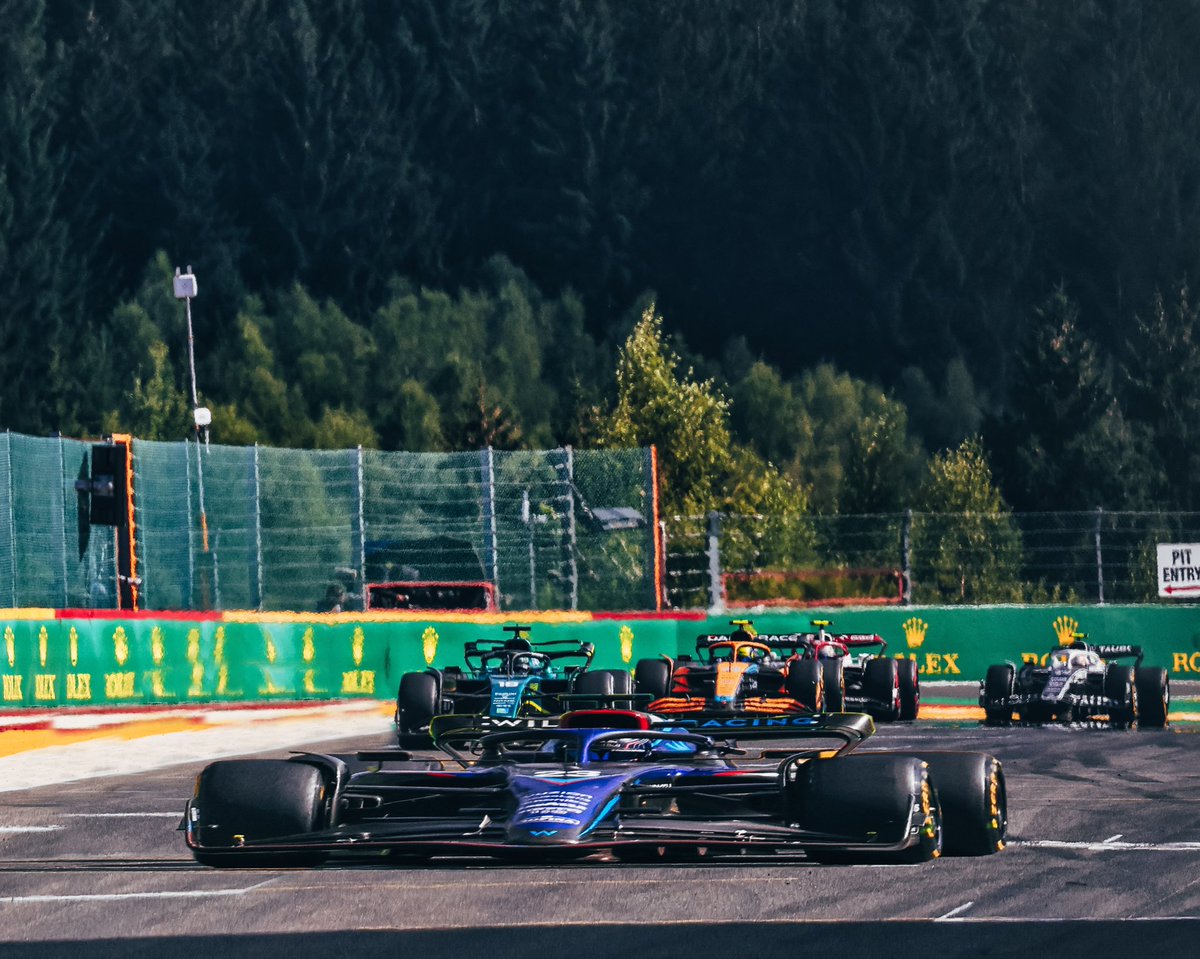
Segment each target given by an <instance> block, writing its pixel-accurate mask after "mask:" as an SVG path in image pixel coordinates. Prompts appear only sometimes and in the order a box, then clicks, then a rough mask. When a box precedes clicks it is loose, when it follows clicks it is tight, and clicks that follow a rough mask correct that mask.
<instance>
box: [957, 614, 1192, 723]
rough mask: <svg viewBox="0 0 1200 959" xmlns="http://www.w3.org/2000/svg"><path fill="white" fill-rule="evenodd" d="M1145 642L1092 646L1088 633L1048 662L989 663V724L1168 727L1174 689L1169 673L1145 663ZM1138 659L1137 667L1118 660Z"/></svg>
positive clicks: (983, 690)
mask: <svg viewBox="0 0 1200 959" xmlns="http://www.w3.org/2000/svg"><path fill="white" fill-rule="evenodd" d="M1143 656H1144V654H1143V653H1142V648H1141V647H1140V646H1126V645H1120V646H1114V645H1102V644H1089V643H1087V642H1084V640H1083V636H1082V634H1076V636H1075V639H1074V641H1073V642H1071V643H1070V644H1069V645H1067V646H1057V647H1055V648H1053V649H1052V650H1051V651H1050V653H1049V654H1048V655H1047V656H1046V657H1045V659H1044V663H1045V665H1042V664H1040V663H1024V664H1022V665H1021V667H1020V668H1019V669H1018V668H1017V666H1016V665H1015V664H1014V663H998V664H996V665H993V666H989V667H988V670H987V674H986V676H985V678H984V680H983V682H982V683H980V685H979V705H980V706H982V707H983V710H984V717H985V718H984V722H985V723H986V724H987V725H989V726H1007V725H1009V724H1010V723H1011V722H1012V720H1013V715H1014V714H1015V715H1016V717H1017V719H1018V720H1019V721H1020V722H1022V723H1049V722H1054V721H1058V722H1063V723H1069V722H1073V721H1076V720H1081V721H1091V722H1095V721H1099V720H1104V721H1106V722H1107V723H1108V725H1109V726H1112V727H1113V728H1116V729H1129V728H1132V727H1133V726H1139V725H1140V726H1143V727H1147V728H1151V727H1152V728H1157V729H1161V728H1162V727H1164V726H1166V725H1167V710H1168V708H1169V707H1170V702H1171V691H1170V685H1169V682H1168V679H1167V671H1166V670H1165V669H1163V668H1162V667H1160V666H1143V665H1142V659H1143ZM1127 658H1134V659H1135V663H1134V665H1132V666H1130V665H1127V664H1123V663H1119V662H1115V660H1119V659H1127Z"/></svg>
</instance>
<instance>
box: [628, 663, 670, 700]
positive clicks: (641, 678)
mask: <svg viewBox="0 0 1200 959" xmlns="http://www.w3.org/2000/svg"><path fill="white" fill-rule="evenodd" d="M670 684H671V664H670V663H668V662H667V661H666V660H665V659H639V660H638V663H637V666H635V667H634V670H633V691H634V692H635V693H644V694H647V695H649V696H651V697H653V699H651V702H653V701H654V700H655V699H662V698H663V697H664V696H666V695H667V692H668V690H669V687H670Z"/></svg>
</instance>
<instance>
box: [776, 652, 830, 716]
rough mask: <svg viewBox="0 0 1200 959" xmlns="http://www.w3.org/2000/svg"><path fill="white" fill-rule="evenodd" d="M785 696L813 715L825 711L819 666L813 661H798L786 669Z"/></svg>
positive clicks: (822, 681) (823, 686) (823, 689)
mask: <svg viewBox="0 0 1200 959" xmlns="http://www.w3.org/2000/svg"><path fill="white" fill-rule="evenodd" d="M784 683H785V687H786V689H787V694H788V695H789V696H791V697H792V699H794V700H796V701H797V702H798V703H800V704H801V705H803V706H804V708H805V709H808V710H811V711H812V712H814V713H819V712H822V711H823V710H824V709H825V682H824V680H823V678H822V675H821V664H820V663H818V662H817V661H816V660H815V659H800V660H797V661H796V662H794V663H792V664H791V665H790V666H789V667H788V671H787V678H786V679H785V680H784Z"/></svg>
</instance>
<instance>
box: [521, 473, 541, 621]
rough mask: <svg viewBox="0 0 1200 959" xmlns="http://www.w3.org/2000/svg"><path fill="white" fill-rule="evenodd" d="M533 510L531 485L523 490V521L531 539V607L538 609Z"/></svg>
mask: <svg viewBox="0 0 1200 959" xmlns="http://www.w3.org/2000/svg"><path fill="white" fill-rule="evenodd" d="M533 519H534V517H533V510H532V508H531V507H530V504H529V487H528V486H526V487H525V488H524V489H523V490H521V522H522V523H524V524H525V532H526V534H527V537H528V540H529V608H530V609H537V559H536V557H535V554H534V546H533Z"/></svg>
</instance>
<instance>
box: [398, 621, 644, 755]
mask: <svg viewBox="0 0 1200 959" xmlns="http://www.w3.org/2000/svg"><path fill="white" fill-rule="evenodd" d="M530 630H531V627H529V626H505V627H504V631H505V632H506V633H509V634H510V635H509V636H508V637H507V638H505V639H500V638H497V639H477V640H473V641H472V642H469V643H467V644H466V647H465V650H464V653H463V659H464V661H465V663H466V669H465V670H464V669H463V668H461V667H458V666H450V667H448V668H446V669H433V668H430V669H427V670H425V671H424V672H420V673H416V672H414V673H405V674H404V675H403V676H401V677H400V689H399V691H398V693H397V696H396V727H397V729H398V730H399V732H400V735H401V737H405V736H406V735H409V734H417V735H420V734H422V733H423V732H425V731H426V730H428V728H429V723H430V720H432V719H433V717H434V716H437V715H440V714H443V713H460V714H472V715H484V716H493V717H501V718H516V717H538V716H553V715H558V714H560V713H564V712H566V711H567V709H568V708H570V707H569V706H568V703H569V702H571V698H570V697H576V702H577V703H578V699H579V697H581V696H582V697H585V698H586V697H588V696H590V697H594V699H591V700H588V702H589V703H590V704H591V705H613V704H614V702H613V699H614V697H615V696H616V695H619V694H626V695H627V694H629V693H630V692H632V685H633V682H632V678H631V677H630V675H629V673H627V672H623V671H621V670H589V669H588V666H589V665H590V663H591V661H592V655H593V653H594V651H595V650H594V649H593V647H592V644H591V643H583V642H578V641H576V640H570V639H562V640H550V641H548V642H539V643H534V642H531V641H530V639H529V633H530ZM617 702H619V700H618V701H617ZM621 704H622V705H632V702H631V701H629V700H626V701H625V702H624V703H621Z"/></svg>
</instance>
